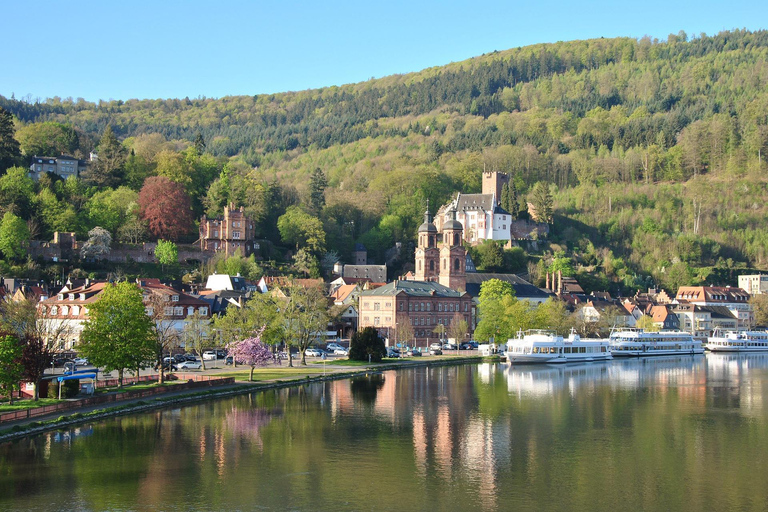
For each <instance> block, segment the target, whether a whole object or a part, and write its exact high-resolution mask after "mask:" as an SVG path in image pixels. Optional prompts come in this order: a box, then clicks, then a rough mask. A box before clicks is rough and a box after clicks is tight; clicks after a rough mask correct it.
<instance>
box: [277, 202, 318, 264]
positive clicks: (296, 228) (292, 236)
mask: <svg viewBox="0 0 768 512" xmlns="http://www.w3.org/2000/svg"><path fill="white" fill-rule="evenodd" d="M277 229H278V230H280V237H281V238H282V240H283V242H285V243H287V244H289V245H292V246H295V247H296V248H297V249H303V248H306V249H307V250H309V251H310V252H312V253H313V254H320V253H322V252H323V250H324V249H325V231H324V230H323V223H322V222H321V221H320V219H318V218H317V217H313V216H312V215H309V214H308V213H305V212H304V211H303V210H302V209H301V208H299V207H297V206H291V207H290V208H288V210H286V212H285V214H284V215H282V216H280V218H279V219H278V221H277Z"/></svg>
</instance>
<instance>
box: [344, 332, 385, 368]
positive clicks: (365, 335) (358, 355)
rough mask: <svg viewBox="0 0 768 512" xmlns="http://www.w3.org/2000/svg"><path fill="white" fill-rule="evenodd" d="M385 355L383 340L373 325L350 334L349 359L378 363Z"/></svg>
mask: <svg viewBox="0 0 768 512" xmlns="http://www.w3.org/2000/svg"><path fill="white" fill-rule="evenodd" d="M385 355H387V349H386V347H385V346H384V340H383V339H381V336H379V333H378V331H377V330H376V329H374V328H373V327H366V328H365V329H363V330H361V331H358V332H356V333H355V334H353V335H352V339H351V340H350V342H349V360H350V361H370V362H372V363H380V362H381V360H382V358H383V357H384V356H385Z"/></svg>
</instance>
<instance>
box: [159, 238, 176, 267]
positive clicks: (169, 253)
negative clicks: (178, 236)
mask: <svg viewBox="0 0 768 512" xmlns="http://www.w3.org/2000/svg"><path fill="white" fill-rule="evenodd" d="M155 258H157V261H158V262H159V263H160V265H162V268H163V271H165V266H166V265H175V264H176V263H178V262H179V248H178V247H177V246H176V244H175V243H173V242H171V241H168V240H158V241H157V246H156V247H155Z"/></svg>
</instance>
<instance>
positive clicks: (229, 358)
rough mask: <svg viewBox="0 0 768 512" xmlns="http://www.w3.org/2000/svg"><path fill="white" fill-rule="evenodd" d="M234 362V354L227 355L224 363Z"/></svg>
mask: <svg viewBox="0 0 768 512" xmlns="http://www.w3.org/2000/svg"><path fill="white" fill-rule="evenodd" d="M233 362H234V360H233V358H232V356H227V357H226V358H225V359H224V364H232V363H233Z"/></svg>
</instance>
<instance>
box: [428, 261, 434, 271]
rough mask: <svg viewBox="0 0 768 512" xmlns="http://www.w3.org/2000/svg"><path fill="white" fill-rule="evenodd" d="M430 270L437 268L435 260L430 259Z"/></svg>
mask: <svg viewBox="0 0 768 512" xmlns="http://www.w3.org/2000/svg"><path fill="white" fill-rule="evenodd" d="M429 270H435V261H434V260H429Z"/></svg>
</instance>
